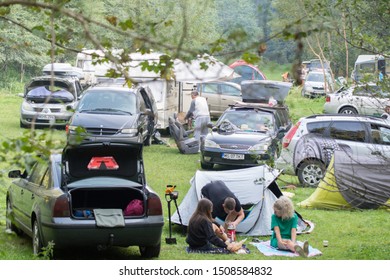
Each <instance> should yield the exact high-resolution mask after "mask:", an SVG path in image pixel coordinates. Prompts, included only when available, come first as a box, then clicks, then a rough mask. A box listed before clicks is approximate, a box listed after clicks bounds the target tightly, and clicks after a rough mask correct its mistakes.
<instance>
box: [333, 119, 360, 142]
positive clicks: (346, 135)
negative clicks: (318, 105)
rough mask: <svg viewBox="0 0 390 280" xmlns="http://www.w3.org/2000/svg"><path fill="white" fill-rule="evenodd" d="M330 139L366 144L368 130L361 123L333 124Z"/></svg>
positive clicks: (342, 122)
mask: <svg viewBox="0 0 390 280" xmlns="http://www.w3.org/2000/svg"><path fill="white" fill-rule="evenodd" d="M330 137H331V138H334V139H338V140H347V141H356V142H365V139H366V130H365V127H364V124H363V123H361V122H354V121H352V122H351V121H339V122H333V123H332V124H331V126H330Z"/></svg>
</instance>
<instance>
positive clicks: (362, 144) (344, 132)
mask: <svg viewBox="0 0 390 280" xmlns="http://www.w3.org/2000/svg"><path fill="white" fill-rule="evenodd" d="M328 129H329V130H328V133H329V134H328V135H329V137H330V138H332V139H334V140H335V141H336V143H337V144H338V145H337V146H334V145H333V144H332V142H329V145H328V146H326V147H324V149H325V150H326V151H325V152H326V154H327V155H328V156H330V155H333V152H334V150H335V149H342V150H345V151H346V152H347V153H353V154H355V155H369V154H371V150H372V148H370V147H369V145H367V144H368V142H369V137H368V132H367V127H366V125H365V123H364V122H359V121H357V120H356V121H352V120H351V121H350V120H345V121H333V122H332V123H331V124H330V126H329V128H328Z"/></svg>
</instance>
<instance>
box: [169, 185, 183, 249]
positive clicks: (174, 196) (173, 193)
mask: <svg viewBox="0 0 390 280" xmlns="http://www.w3.org/2000/svg"><path fill="white" fill-rule="evenodd" d="M178 197H179V193H178V192H176V191H170V192H169V193H166V194H165V200H166V201H167V202H168V219H169V237H167V238H165V242H166V243H167V244H176V238H174V237H172V222H171V202H172V201H173V202H174V203H175V207H176V210H177V214H178V216H179V221H180V224H181V225H182V226H183V222H182V220H181V216H180V212H179V207H178V206H177V198H178Z"/></svg>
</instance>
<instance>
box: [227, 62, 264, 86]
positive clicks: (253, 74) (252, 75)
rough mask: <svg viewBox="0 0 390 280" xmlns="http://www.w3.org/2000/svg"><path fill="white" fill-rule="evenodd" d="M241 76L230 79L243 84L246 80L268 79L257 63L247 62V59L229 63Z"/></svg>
mask: <svg viewBox="0 0 390 280" xmlns="http://www.w3.org/2000/svg"><path fill="white" fill-rule="evenodd" d="M229 67H230V68H233V69H234V72H236V73H237V74H238V75H240V77H237V78H234V79H232V80H230V82H233V83H237V84H241V82H242V81H244V80H266V79H267V78H266V76H265V74H264V73H263V72H262V71H261V70H260V69H259V68H258V67H257V66H255V65H253V64H250V63H247V62H246V61H245V60H242V59H240V60H237V61H234V62H233V63H232V64H230V65H229Z"/></svg>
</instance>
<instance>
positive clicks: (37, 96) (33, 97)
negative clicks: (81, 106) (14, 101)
mask: <svg viewBox="0 0 390 280" xmlns="http://www.w3.org/2000/svg"><path fill="white" fill-rule="evenodd" d="M26 99H27V100H29V101H33V102H36V103H45V102H46V103H64V102H65V103H68V102H73V101H74V96H73V94H72V93H70V92H69V91H67V90H65V89H63V88H60V87H56V86H53V87H50V86H38V87H35V88H32V89H31V90H30V91H28V92H27V95H26Z"/></svg>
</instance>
